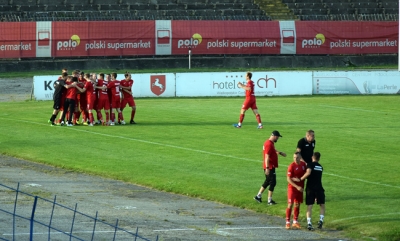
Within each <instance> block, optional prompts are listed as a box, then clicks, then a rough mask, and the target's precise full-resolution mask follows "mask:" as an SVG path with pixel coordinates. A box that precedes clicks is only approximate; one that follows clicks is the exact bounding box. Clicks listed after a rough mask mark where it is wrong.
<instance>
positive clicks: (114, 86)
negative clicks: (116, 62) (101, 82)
mask: <svg viewBox="0 0 400 241" xmlns="http://www.w3.org/2000/svg"><path fill="white" fill-rule="evenodd" d="M120 83H121V81H119V80H114V81H111V82H110V83H108V85H107V88H108V89H109V90H111V106H112V108H120V106H121V96H120V90H119V86H120Z"/></svg>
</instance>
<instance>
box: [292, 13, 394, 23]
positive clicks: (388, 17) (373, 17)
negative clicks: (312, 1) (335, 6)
mask: <svg viewBox="0 0 400 241" xmlns="http://www.w3.org/2000/svg"><path fill="white" fill-rule="evenodd" d="M398 19H399V15H398V14H332V15H301V16H300V20H302V21H398Z"/></svg>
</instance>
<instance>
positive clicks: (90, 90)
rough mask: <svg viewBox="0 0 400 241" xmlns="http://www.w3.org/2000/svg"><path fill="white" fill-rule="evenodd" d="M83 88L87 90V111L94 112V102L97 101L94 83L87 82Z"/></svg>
mask: <svg viewBox="0 0 400 241" xmlns="http://www.w3.org/2000/svg"><path fill="white" fill-rule="evenodd" d="M83 88H84V89H86V103H87V109H88V110H92V109H93V107H94V102H95V101H96V91H95V90H94V87H93V83H92V82H91V81H86V83H85V86H84V87H83Z"/></svg>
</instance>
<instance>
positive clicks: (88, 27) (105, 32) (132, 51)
mask: <svg viewBox="0 0 400 241" xmlns="http://www.w3.org/2000/svg"><path fill="white" fill-rule="evenodd" d="M52 25H53V27H52V43H53V44H52V56H53V57H65V56H68V57H74V56H132V55H154V53H155V49H154V32H155V29H154V21H107V22H102V21H85V22H52Z"/></svg>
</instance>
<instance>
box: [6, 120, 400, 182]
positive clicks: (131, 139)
mask: <svg viewBox="0 0 400 241" xmlns="http://www.w3.org/2000/svg"><path fill="white" fill-rule="evenodd" d="M0 119H7V120H11V119H9V118H1V117H0ZM12 121H14V122H15V121H18V122H24V123H29V124H36V125H42V126H47V125H48V124H43V123H37V122H32V121H23V120H15V119H12ZM49 128H62V129H65V130H67V129H68V130H72V131H78V132H85V133H90V134H94V135H100V136H106V137H113V138H120V139H125V140H130V141H137V142H142V143H147V144H152V145H158V146H165V147H170V148H175V149H180V150H185V151H192V152H198V153H202V154H207V155H213V156H220V157H227V158H232V159H237V160H243V161H251V162H261V161H260V160H254V159H248V158H242V157H236V156H231V155H225V154H219V153H215V152H208V151H202V150H197V149H193V148H187V147H181V146H174V145H169V144H163V143H158V142H153V141H145V140H140V139H136V138H130V137H124V136H115V135H109V134H104V133H99V132H93V131H87V130H82V129H77V128H76V127H68V126H66V127H61V126H54V127H52V126H50V125H49ZM87 128H92V127H87ZM110 128H112V127H110ZM281 166H284V167H287V165H281ZM324 174H326V175H330V176H334V177H339V178H344V179H349V180H353V181H359V182H364V183H368V184H374V185H378V186H384V187H393V188H398V189H400V186H394V185H390V184H385V183H380V182H371V181H367V180H363V179H360V178H353V177H345V176H340V175H337V174H331V173H326V172H324Z"/></svg>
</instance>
